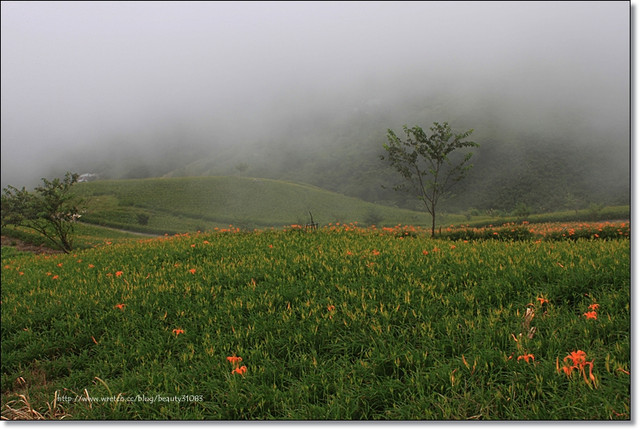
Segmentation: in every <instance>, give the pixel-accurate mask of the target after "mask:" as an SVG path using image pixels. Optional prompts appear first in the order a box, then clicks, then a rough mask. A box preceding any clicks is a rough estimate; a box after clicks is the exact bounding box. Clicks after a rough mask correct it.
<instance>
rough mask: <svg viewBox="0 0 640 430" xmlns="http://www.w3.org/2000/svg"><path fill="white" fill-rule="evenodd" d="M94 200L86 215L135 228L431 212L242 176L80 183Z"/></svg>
mask: <svg viewBox="0 0 640 430" xmlns="http://www.w3.org/2000/svg"><path fill="white" fill-rule="evenodd" d="M76 190H77V192H78V194H79V195H81V196H82V197H84V198H86V199H87V202H88V210H87V213H85V214H84V216H83V221H85V222H88V223H92V224H99V225H105V226H111V227H117V228H123V229H129V230H135V231H146V232H153V233H170V234H171V233H178V232H186V231H197V230H201V231H205V230H210V229H213V228H216V227H227V226H228V225H229V224H233V225H234V226H236V227H240V228H245V229H253V228H264V227H282V226H284V225H291V224H301V225H304V224H306V223H307V222H309V211H311V213H312V214H313V217H314V221H315V222H317V223H319V224H320V225H326V224H328V223H335V222H342V223H351V222H357V223H360V224H367V225H370V224H380V225H395V224H398V223H402V224H413V225H427V224H429V222H430V218H429V215H427V214H426V213H421V212H416V211H410V210H405V209H397V208H393V207H387V206H381V205H376V204H373V203H368V202H364V201H362V200H359V199H356V198H352V197H346V196H343V195H340V194H337V193H333V192H329V191H325V190H322V189H320V188H317V187H314V186H310V185H302V184H296V183H291V182H284V181H278V180H269V179H257V178H243V177H197V178H153V179H131V180H108V181H95V182H85V183H80V184H77V189H76Z"/></svg>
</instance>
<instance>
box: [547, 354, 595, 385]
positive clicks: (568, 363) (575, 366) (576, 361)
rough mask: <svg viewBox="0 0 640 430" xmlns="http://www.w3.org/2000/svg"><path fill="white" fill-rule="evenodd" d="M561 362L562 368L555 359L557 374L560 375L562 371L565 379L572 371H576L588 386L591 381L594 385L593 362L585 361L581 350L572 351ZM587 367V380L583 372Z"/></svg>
mask: <svg viewBox="0 0 640 430" xmlns="http://www.w3.org/2000/svg"><path fill="white" fill-rule="evenodd" d="M562 362H563V363H564V366H562V368H560V364H559V363H558V359H557V358H556V370H557V372H558V373H560V371H563V372H564V374H565V375H567V377H570V376H571V374H572V373H573V371H574V370H577V371H578V373H581V374H582V376H583V377H584V381H585V382H586V383H587V384H589V383H590V382H589V380H591V381H592V382H593V384H594V385H596V383H597V382H596V378H595V376H593V360H592V361H587V353H586V352H584V351H582V350H578V351H573V352H571V353H570V354H569V355H567V356H566V357H565V358H564V360H563V361H562ZM587 365H588V366H589V379H587V373H586V371H585V368H586V367H587Z"/></svg>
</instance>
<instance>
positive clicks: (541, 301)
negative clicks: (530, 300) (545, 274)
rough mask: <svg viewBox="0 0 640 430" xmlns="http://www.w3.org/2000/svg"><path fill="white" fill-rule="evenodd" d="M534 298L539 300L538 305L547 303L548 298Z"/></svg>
mask: <svg viewBox="0 0 640 430" xmlns="http://www.w3.org/2000/svg"><path fill="white" fill-rule="evenodd" d="M536 300H537V301H539V302H540V306H542V305H544V304H545V303H549V300H547V299H545V298H544V297H538V298H537V299H536Z"/></svg>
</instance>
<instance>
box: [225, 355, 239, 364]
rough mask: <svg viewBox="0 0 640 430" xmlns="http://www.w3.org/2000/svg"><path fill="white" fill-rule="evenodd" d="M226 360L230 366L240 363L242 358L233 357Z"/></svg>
mask: <svg viewBox="0 0 640 430" xmlns="http://www.w3.org/2000/svg"><path fill="white" fill-rule="evenodd" d="M227 360H228V361H229V363H231V364H237V363H239V362H241V361H242V357H236V356H235V355H234V356H233V357H227Z"/></svg>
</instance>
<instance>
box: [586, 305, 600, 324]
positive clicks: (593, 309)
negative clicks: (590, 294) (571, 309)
mask: <svg viewBox="0 0 640 430" xmlns="http://www.w3.org/2000/svg"><path fill="white" fill-rule="evenodd" d="M599 307H600V305H599V304H597V303H594V304H592V305H590V306H589V312H585V313H583V314H582V315H584V316H585V317H587V319H588V320H597V319H598V313H597V312H596V311H597V310H598V308H599Z"/></svg>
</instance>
